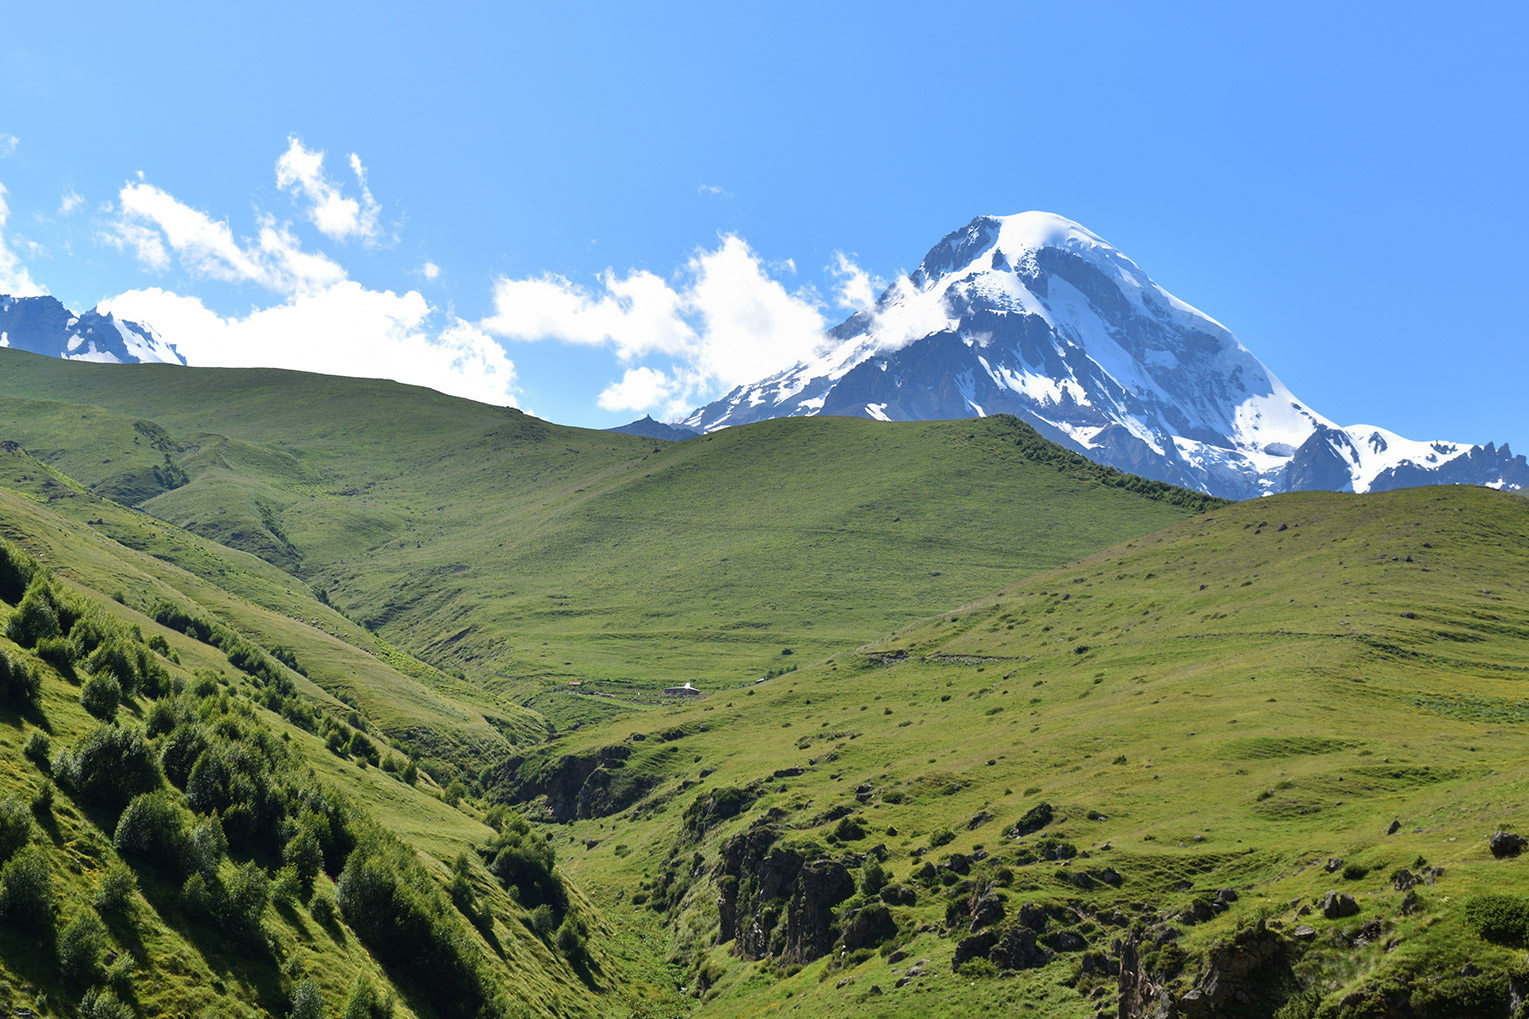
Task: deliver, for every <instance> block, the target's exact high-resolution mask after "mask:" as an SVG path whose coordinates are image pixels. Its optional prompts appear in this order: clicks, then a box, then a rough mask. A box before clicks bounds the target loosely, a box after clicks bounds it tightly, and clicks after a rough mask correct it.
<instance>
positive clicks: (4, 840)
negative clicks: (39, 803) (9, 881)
mask: <svg viewBox="0 0 1529 1019" xmlns="http://www.w3.org/2000/svg"><path fill="white" fill-rule="evenodd" d="M31 838H32V808H31V806H30V805H29V804H26V803H23V802H22V801H21V798H20V797H19V796H10V797H7V798H6V800H5V802H3V803H0V863H4V862H5V861H6V860H9V859H10V858H11V857H13V856H15V855H16V854H17V853H18V852H20V851H21V848H22V847H23V846H25V845H26V844H27V843H28V842H29V841H31Z"/></svg>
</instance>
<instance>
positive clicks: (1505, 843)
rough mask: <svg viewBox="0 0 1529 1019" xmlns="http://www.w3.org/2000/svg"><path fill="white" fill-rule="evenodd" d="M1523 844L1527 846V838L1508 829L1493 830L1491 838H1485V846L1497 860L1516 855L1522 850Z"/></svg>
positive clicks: (1528, 842) (1528, 843) (1528, 844)
mask: <svg viewBox="0 0 1529 1019" xmlns="http://www.w3.org/2000/svg"><path fill="white" fill-rule="evenodd" d="M1525 846H1529V839H1526V838H1524V837H1523V836H1522V835H1515V834H1514V833H1513V832H1508V831H1494V832H1493V833H1492V836H1491V838H1489V839H1488V840H1487V847H1488V848H1489V849H1491V850H1492V855H1493V856H1495V857H1497V859H1499V860H1502V859H1505V858H1507V857H1511V856H1517V855H1518V854H1519V853H1522V852H1523V851H1524V847H1525Z"/></svg>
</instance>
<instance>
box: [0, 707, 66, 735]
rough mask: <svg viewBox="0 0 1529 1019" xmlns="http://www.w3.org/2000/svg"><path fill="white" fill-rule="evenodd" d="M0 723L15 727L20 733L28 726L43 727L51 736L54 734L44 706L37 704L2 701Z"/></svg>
mask: <svg viewBox="0 0 1529 1019" xmlns="http://www.w3.org/2000/svg"><path fill="white" fill-rule="evenodd" d="M0 725H4V726H8V727H10V728H12V729H15V730H16V731H17V732H18V733H20V732H21V730H22V729H24V728H25V727H26V726H28V725H30V726H32V727H33V728H37V729H41V730H42V731H43V732H45V733H47V734H48V735H49V736H51V735H53V726H51V725H49V724H48V718H47V716H46V715H44V714H43V713H42V708H40V707H38V706H37V705H35V704H21V705H16V704H11V703H9V702H0Z"/></svg>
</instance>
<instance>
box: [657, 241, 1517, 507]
mask: <svg viewBox="0 0 1529 1019" xmlns="http://www.w3.org/2000/svg"><path fill="white" fill-rule="evenodd" d="M995 413H1011V414H1015V415H1017V416H1019V417H1021V418H1022V419H1024V420H1026V421H1029V422H1030V423H1031V424H1033V425H1035V426H1036V427H1037V428H1038V429H1040V430H1041V432H1042V433H1043V434H1046V435H1047V436H1049V437H1050V438H1053V439H1055V440H1057V441H1059V442H1062V443H1063V444H1065V445H1068V446H1071V447H1072V448H1074V449H1077V450H1080V451H1082V452H1084V453H1085V454H1087V455H1088V456H1090V457H1092V458H1094V459H1096V460H1100V461H1102V462H1105V463H1110V464H1113V465H1115V466H1118V467H1121V468H1122V469H1125V470H1129V471H1132V472H1135V473H1139V474H1145V475H1148V476H1151V477H1156V478H1160V479H1163V480H1167V481H1172V482H1175V483H1177V484H1182V485H1186V486H1188V487H1192V488H1198V489H1201V490H1204V491H1209V492H1215V493H1217V494H1221V495H1228V496H1232V497H1238V498H1241V497H1247V496H1252V495H1259V494H1267V493H1271V492H1276V491H1283V490H1286V489H1287V488H1291V487H1320V488H1345V489H1350V490H1357V491H1364V490H1367V489H1369V488H1371V487H1375V486H1376V485H1382V486H1387V485H1389V484H1391V483H1392V482H1395V481H1396V479H1397V478H1398V477H1402V476H1406V477H1415V476H1417V475H1418V473H1419V472H1422V473H1423V474H1428V473H1429V472H1432V476H1438V477H1441V478H1442V476H1443V475H1441V474H1440V473H1439V472H1441V471H1444V468H1445V467H1446V465H1448V464H1449V463H1451V462H1453V461H1455V460H1456V459H1458V458H1459V457H1461V456H1464V455H1465V454H1466V453H1467V452H1468V451H1470V450H1483V447H1470V446H1464V445H1461V444H1458V443H1417V442H1411V441H1409V440H1406V439H1402V438H1400V437H1399V436H1395V435H1394V434H1392V433H1389V432H1386V431H1385V430H1384V429H1376V428H1355V429H1340V428H1338V427H1337V426H1336V425H1335V424H1334V423H1333V422H1332V421H1330V420H1329V419H1327V418H1325V417H1323V416H1322V415H1321V414H1319V413H1317V412H1316V411H1315V410H1313V409H1312V408H1310V407H1308V406H1306V405H1305V404H1304V403H1302V402H1301V401H1300V400H1299V399H1297V398H1296V397H1295V396H1294V394H1292V393H1291V392H1290V390H1289V389H1288V388H1286V386H1285V385H1284V383H1282V382H1281V381H1280V380H1279V379H1278V378H1277V377H1276V376H1275V375H1274V374H1273V373H1272V372H1270V371H1269V370H1268V368H1266V367H1265V366H1264V365H1263V363H1262V362H1260V361H1259V360H1258V358H1257V357H1255V356H1254V355H1253V354H1252V352H1251V351H1249V350H1248V349H1247V348H1246V347H1244V346H1243V345H1242V343H1241V342H1240V341H1239V340H1238V339H1237V337H1236V336H1235V335H1233V334H1232V332H1231V331H1230V330H1228V329H1227V328H1226V327H1225V326H1224V325H1222V324H1221V323H1220V322H1217V321H1216V320H1215V319H1213V318H1211V317H1210V316H1209V315H1206V314H1205V313H1203V312H1201V311H1199V310H1198V309H1196V308H1195V307H1193V306H1192V305H1190V304H1188V303H1187V302H1185V301H1182V300H1180V299H1179V298H1177V297H1175V296H1174V295H1173V294H1170V293H1169V292H1168V291H1166V290H1164V289H1163V288H1162V287H1160V286H1158V285H1157V284H1156V283H1155V282H1154V281H1153V280H1152V278H1151V277H1150V276H1148V275H1147V273H1146V272H1145V271H1143V270H1142V268H1141V267H1140V266H1138V265H1137V264H1136V263H1135V262H1133V261H1132V260H1131V259H1130V258H1128V257H1127V256H1126V255H1124V254H1123V253H1121V252H1120V251H1119V250H1117V249H1116V248H1114V247H1113V246H1112V245H1110V244H1109V243H1108V242H1107V241H1105V240H1104V239H1103V238H1101V237H1099V236H1098V235H1097V234H1095V233H1093V232H1092V231H1090V230H1088V229H1086V228H1084V227H1082V226H1080V225H1079V224H1077V223H1074V222H1072V221H1071V220H1068V219H1066V218H1064V217H1062V216H1058V215H1055V214H1052V213H1047V212H1024V213H1019V214H1017V215H1013V216H1002V217H1000V216H979V217H977V218H976V219H974V220H972V221H971V222H970V223H968V224H967V225H966V226H964V227H962V228H961V229H959V230H956V231H953V232H952V233H950V234H947V235H946V236H945V237H944V238H942V239H941V240H940V242H939V243H938V244H936V245H935V246H934V247H933V248H932V249H930V251H929V253H928V254H927V255H925V256H924V259H923V261H922V262H921V263H920V265H919V267H918V269H917V270H915V271H914V272H912V273H910V274H908V275H907V276H905V277H902V278H900V279H898V280H897V281H895V282H894V283H893V284H892V285H891V286H889V287H888V288H887V289H886V290H885V291H884V292H883V293H882V295H881V297H880V298H879V299H878V301H877V302H876V305H875V306H874V307H873V308H871V309H869V310H867V311H864V312H861V313H858V314H856V315H854V316H852V317H851V318H849V319H848V320H846V321H845V322H844V323H842V324H841V325H839V326H838V327H836V328H835V329H832V330H830V331H829V333H828V334H827V336H826V337H825V346H824V349H823V352H822V353H821V354H820V355H819V356H818V357H816V358H814V359H813V360H811V361H807V362H803V363H800V364H797V365H795V366H793V367H792V368H790V369H788V370H786V371H784V372H780V373H778V374H776V375H774V376H771V377H770V378H767V379H763V380H761V381H759V382H757V383H754V384H752V385H748V386H740V387H738V388H737V389H734V390H733V391H732V392H730V393H728V394H727V395H726V396H724V397H723V398H722V399H720V400H718V401H716V402H715V403H712V404H710V405H708V406H706V407H702V408H699V409H698V410H696V411H695V412H693V413H692V414H691V415H689V416H688V417H686V418H685V419H684V420H683V421H682V422H680V424H682V425H683V426H685V427H690V428H697V429H701V430H711V429H715V428H720V427H726V426H728V425H734V424H742V423H745V422H748V421H755V420H760V419H762V418H768V417H783V416H795V415H812V414H849V415H858V416H865V417H872V418H878V419H882V420H919V419H929V418H960V417H971V416H982V415H986V414H995ZM1314 439H1317V440H1318V441H1316V442H1315V443H1313V440H1314ZM1340 447H1341V448H1340ZM1478 459H1479V457H1478ZM1489 459H1492V461H1493V463H1494V464H1495V463H1497V461H1504V462H1503V463H1502V464H1501V465H1500V469H1499V467H1493V468H1491V470H1496V471H1498V473H1499V474H1501V475H1502V477H1501V479H1500V483H1501V484H1504V485H1512V486H1517V485H1520V484H1524V483H1525V482H1529V472H1525V469H1524V465H1523V460H1522V458H1518V459H1517V460H1516V461H1514V460H1512V459H1511V458H1508V459H1507V460H1504V456H1503V455H1502V454H1497V453H1494V455H1493V457H1491V458H1489ZM1340 461H1341V462H1342V463H1343V464H1347V467H1346V468H1341V467H1340V466H1339V463H1340ZM1478 466H1479V464H1478ZM1491 470H1489V473H1490V472H1491ZM1516 472H1525V476H1524V478H1523V480H1514V479H1516V478H1519V477H1520V474H1519V473H1516ZM1447 473H1448V471H1444V474H1447ZM1340 475H1341V478H1340ZM1407 483H1418V482H1416V481H1411V482H1407Z"/></svg>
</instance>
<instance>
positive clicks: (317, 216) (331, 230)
mask: <svg viewBox="0 0 1529 1019" xmlns="http://www.w3.org/2000/svg"><path fill="white" fill-rule="evenodd" d="M350 169H351V172H352V173H354V174H355V175H356V186H357V187H359V188H360V189H361V197H360V199H355V198H350V197H347V196H346V195H345V194H344V192H343V191H342V189H341V187H340V185H339V184H337V183H336V182H335V181H333V180H332V179H330V177H329V175H328V174H326V173H325V172H324V153H323V152H322V151H314V150H312V149H307V148H304V147H303V143H302V142H301V141H300V140H298V139H297V138H289V139H287V151H286V152H284V153H282V155H281V158H280V159H278V160H276V186H277V187H279V188H281V189H282V190H283V191H286V192H288V193H289V194H291V195H292V196H293V197H294V198H302V199H304V200H306V202H307V203H308V208H307V216H308V218H309V219H310V220H312V221H313V225H314V226H316V227H318V228H319V231H320V232H321V233H323V234H324V236H326V237H328V238H330V239H331V240H336V241H344V240H349V239H350V238H352V237H357V238H360V239H361V240H363V241H365V242H367V243H368V244H375V243H376V241H377V238H378V235H379V234H380V232H381V231H380V228H379V226H378V223H377V219H378V217H379V216H380V215H381V213H382V209H381V208H380V207H379V206H378V205H377V202H376V200H375V199H373V198H372V192H371V190H370V189H369V188H368V187H367V186H366V168H365V167H363V166H362V165H361V157H360V156H358V155H356V154H355V153H354V152H352V153H351V154H350Z"/></svg>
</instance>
